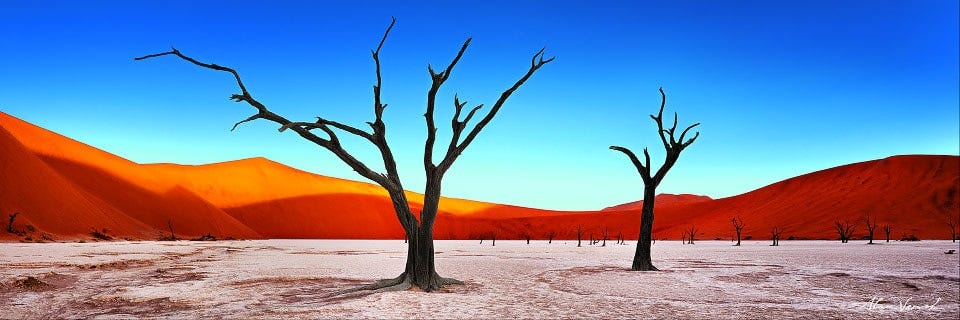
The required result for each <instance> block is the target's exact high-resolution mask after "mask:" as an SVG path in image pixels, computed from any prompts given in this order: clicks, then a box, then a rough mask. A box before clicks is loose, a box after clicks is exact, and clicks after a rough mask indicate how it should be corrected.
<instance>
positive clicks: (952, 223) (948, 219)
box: [944, 212, 960, 242]
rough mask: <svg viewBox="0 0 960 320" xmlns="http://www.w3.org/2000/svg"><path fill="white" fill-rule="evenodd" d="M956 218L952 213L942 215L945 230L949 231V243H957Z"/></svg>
mask: <svg viewBox="0 0 960 320" xmlns="http://www.w3.org/2000/svg"><path fill="white" fill-rule="evenodd" d="M957 220H958V219H957V217H956V216H955V215H954V214H952V213H949V212H948V213H944V222H945V223H946V224H947V228H949V229H948V230H949V231H950V241H951V242H957V227H958V225H960V222H958V221H957Z"/></svg>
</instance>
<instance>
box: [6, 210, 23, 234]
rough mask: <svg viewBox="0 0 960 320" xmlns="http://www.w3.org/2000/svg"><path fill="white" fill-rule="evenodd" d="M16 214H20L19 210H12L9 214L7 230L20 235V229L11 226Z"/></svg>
mask: <svg viewBox="0 0 960 320" xmlns="http://www.w3.org/2000/svg"><path fill="white" fill-rule="evenodd" d="M18 215H20V213H19V212H14V213H11V214H10V221H9V222H7V232H9V233H12V234H15V235H18V236H22V234H20V231H17V230H16V229H14V228H13V221H14V220H17V216H18Z"/></svg>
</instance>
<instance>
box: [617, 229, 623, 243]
mask: <svg viewBox="0 0 960 320" xmlns="http://www.w3.org/2000/svg"><path fill="white" fill-rule="evenodd" d="M617 244H623V231H617Z"/></svg>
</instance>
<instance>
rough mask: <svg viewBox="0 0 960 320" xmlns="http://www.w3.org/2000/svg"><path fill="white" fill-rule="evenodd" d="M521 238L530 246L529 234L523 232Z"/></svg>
mask: <svg viewBox="0 0 960 320" xmlns="http://www.w3.org/2000/svg"><path fill="white" fill-rule="evenodd" d="M523 238H524V239H526V240H527V244H530V233H528V232H524V233H523Z"/></svg>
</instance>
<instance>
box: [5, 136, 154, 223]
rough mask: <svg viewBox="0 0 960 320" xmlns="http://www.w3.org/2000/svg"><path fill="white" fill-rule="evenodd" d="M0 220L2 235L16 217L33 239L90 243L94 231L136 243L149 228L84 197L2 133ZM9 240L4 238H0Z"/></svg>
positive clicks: (86, 196)
mask: <svg viewBox="0 0 960 320" xmlns="http://www.w3.org/2000/svg"><path fill="white" fill-rule="evenodd" d="M0 173H2V174H0V190H2V192H0V216H2V218H3V221H4V223H3V229H6V227H7V222H8V219H7V217H8V215H10V214H12V213H15V212H17V213H19V215H18V216H17V217H16V219H15V221H14V222H15V223H14V228H15V229H16V230H18V231H28V230H29V229H39V231H40V232H42V233H40V232H37V234H31V237H35V238H37V239H40V238H41V237H43V236H48V237H71V238H77V237H89V234H90V232H91V231H93V229H94V228H95V229H97V230H98V231H102V230H103V229H104V228H106V229H108V230H109V232H108V233H109V234H123V235H129V236H132V237H136V238H142V237H146V236H148V235H149V233H150V232H149V231H150V228H149V227H148V226H146V225H144V224H143V223H140V222H139V221H137V220H134V219H132V218H130V217H129V216H127V215H125V214H124V213H123V212H121V211H120V210H117V209H116V208H114V207H112V206H111V205H110V204H108V203H106V202H104V201H103V200H101V199H99V198H97V197H96V196H94V195H92V194H90V193H87V192H85V191H83V190H82V189H81V188H78V187H77V186H76V185H74V184H73V182H71V181H70V180H69V179H67V178H64V177H62V176H61V175H60V174H59V173H58V172H57V171H56V170H54V169H52V168H50V167H49V166H47V164H46V163H44V162H43V161H42V160H41V159H40V158H39V157H37V156H36V155H35V154H33V153H31V152H30V151H28V150H27V149H26V148H25V147H24V146H23V145H21V144H20V143H19V142H18V141H17V140H16V139H14V137H13V136H12V135H11V134H10V133H9V132H7V130H6V129H4V128H2V127H0ZM12 237H13V234H10V233H7V232H2V234H0V238H6V239H10V238H12Z"/></svg>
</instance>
